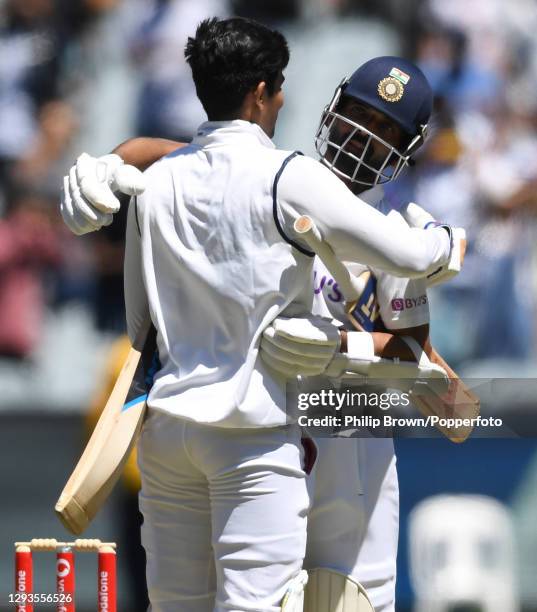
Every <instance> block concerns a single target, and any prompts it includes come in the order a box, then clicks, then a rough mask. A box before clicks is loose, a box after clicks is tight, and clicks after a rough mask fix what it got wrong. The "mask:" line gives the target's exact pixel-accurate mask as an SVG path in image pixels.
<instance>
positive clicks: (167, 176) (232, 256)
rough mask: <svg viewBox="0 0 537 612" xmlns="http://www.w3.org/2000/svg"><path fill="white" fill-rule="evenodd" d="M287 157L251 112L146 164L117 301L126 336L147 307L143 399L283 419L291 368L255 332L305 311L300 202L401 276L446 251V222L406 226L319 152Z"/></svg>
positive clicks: (253, 421) (210, 413) (214, 418)
mask: <svg viewBox="0 0 537 612" xmlns="http://www.w3.org/2000/svg"><path fill="white" fill-rule="evenodd" d="M288 156H289V152H286V151H281V150H277V149H275V147H274V145H273V143H272V141H271V140H270V139H269V138H268V137H267V136H266V134H265V133H264V132H263V131H262V129H261V128H260V127H259V126H257V125H255V124H251V123H248V122H246V121H240V120H237V121H229V122H218V123H210V122H209V123H205V124H202V125H201V126H200V128H199V130H198V134H197V136H196V137H195V138H194V140H193V142H192V144H191V145H189V146H188V147H185V148H183V149H180V150H178V151H175V152H173V153H172V154H170V155H168V156H166V157H165V158H163V159H162V160H160V161H159V162H157V163H156V164H154V165H153V166H151V168H149V169H148V170H147V171H146V177H147V182H148V186H147V189H146V191H145V192H144V194H143V195H142V196H139V197H138V198H137V201H136V202H135V204H136V205H135V206H131V207H130V209H129V218H128V224H127V247H126V255H125V299H126V309H127V324H128V330H129V335H130V337H131V339H132V338H133V337H134V335H135V334H136V331H137V329H138V327H139V325H140V323H141V321H142V319H143V316H144V313H145V311H146V310H147V307H148V306H149V311H150V314H151V318H152V321H153V323H154V324H155V326H156V328H157V332H158V333H157V344H158V349H159V357H160V360H161V364H162V367H161V369H160V370H159V371H158V372H157V374H156V377H155V381H154V384H153V386H152V388H151V391H150V393H149V398H148V404H149V406H150V407H151V408H153V409H157V410H163V411H166V412H169V413H172V414H175V415H177V416H180V417H184V418H187V419H192V420H194V421H197V422H202V423H210V424H214V425H218V426H222V427H272V426H277V425H281V424H284V423H285V421H286V414H285V380H284V379H283V378H282V377H280V376H279V375H278V374H276V373H274V372H273V371H271V370H269V369H268V368H267V367H266V366H265V365H264V364H263V362H262V361H261V360H260V359H258V343H259V338H260V335H261V333H262V331H263V329H264V328H265V327H266V326H267V324H268V323H269V322H270V321H271V320H272V319H273V318H274V317H276V316H277V315H279V314H280V313H281V312H283V311H284V310H285V311H286V314H287V313H290V312H291V309H292V312H293V313H295V314H303V313H307V312H311V306H312V289H311V282H312V272H311V266H312V259H311V258H310V257H308V255H306V254H303V253H301V252H300V251H299V249H297V248H295V247H294V246H292V245H291V244H289V242H287V241H286V240H291V241H292V240H293V238H294V236H293V231H292V223H293V221H294V219H295V218H296V217H297V216H298V215H299V214H304V213H305V214H309V215H310V216H311V217H312V218H313V219H314V220H315V221H316V222H317V223H318V225H319V227H320V229H321V231H322V232H323V235H324V236H325V238H326V239H327V240H329V241H330V242H331V244H333V245H334V246H335V247H337V248H336V254H337V255H338V256H340V257H341V258H345V259H348V260H352V261H362V262H364V263H366V264H370V265H376V266H379V267H381V268H384V269H389V270H390V271H392V272H393V273H395V274H399V275H400V276H420V275H423V274H427V273H429V272H431V271H433V270H434V269H436V268H437V267H439V266H440V265H442V264H443V263H444V262H445V261H446V260H447V258H448V256H449V239H448V235H447V233H446V232H445V231H444V230H443V229H434V230H427V231H423V230H410V229H408V228H407V229H403V230H401V228H400V227H398V226H397V224H393V223H391V222H390V221H389V219H388V218H387V217H385V216H384V215H382V214H381V213H379V212H378V211H376V210H374V209H373V208H371V207H370V206H368V205H367V204H365V203H364V202H362V201H361V200H359V199H358V198H356V197H355V196H354V195H353V194H352V193H351V192H350V191H349V190H348V189H347V188H346V187H345V186H344V185H343V183H342V182H341V181H340V180H339V179H338V178H337V177H335V176H334V175H333V174H332V173H331V172H330V171H329V170H328V169H327V168H325V167H324V166H323V165H321V164H320V163H319V162H316V161H314V160H312V159H309V158H305V157H303V156H297V157H295V158H294V159H292V160H291V161H290V162H289V163H288V164H287V165H286V166H285V169H284V170H283V172H280V170H281V169H282V165H283V164H284V161H285V160H286V158H287V157H288ZM280 174H281V177H280V178H279V182H278V183H277V189H276V188H275V178H276V177H277V176H279V175H280ZM351 213H352V214H351ZM386 243H387V246H386ZM298 247H299V248H300V245H298ZM288 307H289V308H288Z"/></svg>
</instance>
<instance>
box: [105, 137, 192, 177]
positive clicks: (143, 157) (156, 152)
mask: <svg viewBox="0 0 537 612" xmlns="http://www.w3.org/2000/svg"><path fill="white" fill-rule="evenodd" d="M185 146H186V143H184V142H176V141H175V140H166V139H165V138H145V137H139V138H129V140H126V141H125V142H122V143H121V144H120V145H118V146H117V147H116V148H115V149H114V150H113V151H112V153H116V155H119V156H120V157H121V158H122V159H123V161H124V162H125V163H126V164H130V165H131V166H135V167H136V168H138V170H145V169H146V168H149V166H150V165H151V164H154V163H155V162H156V161H158V160H159V159H160V158H161V157H164V156H165V155H168V153H171V152H172V151H175V150H177V149H180V148H182V147H185Z"/></svg>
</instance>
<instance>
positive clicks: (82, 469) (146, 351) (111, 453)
mask: <svg viewBox="0 0 537 612" xmlns="http://www.w3.org/2000/svg"><path fill="white" fill-rule="evenodd" d="M155 351H156V331H155V328H154V327H153V326H152V324H151V319H150V318H149V315H148V316H147V318H146V320H145V321H144V323H143V324H142V326H141V328H140V330H139V332H138V335H137V337H136V338H135V340H134V343H133V346H132V348H131V349H130V351H129V354H128V356H127V358H126V360H125V363H124V364H123V367H122V369H121V372H120V374H119V376H118V378H117V380H116V383H115V385H114V388H113V390H112V393H111V394H110V397H109V398H108V401H107V403H106V406H105V407H104V410H103V412H102V413H101V416H100V418H99V420H98V421H97V424H96V426H95V429H94V430H93V433H92V435H91V438H90V439H89V441H88V444H87V445H86V448H85V449H84V452H83V453H82V456H81V457H80V459H79V461H78V463H77V465H76V467H75V469H74V471H73V473H72V474H71V476H70V478H69V480H68V481H67V484H66V485H65V487H64V489H63V491H62V492H61V495H60V497H59V499H58V501H57V503H56V506H55V511H56V514H57V516H58V518H59V519H60V521H61V522H62V523H63V525H64V527H65V528H66V529H67V530H68V531H70V532H71V533H73V534H75V535H79V534H81V533H83V532H84V530H85V529H86V528H87V527H88V525H89V524H90V523H91V521H92V520H93V518H94V517H95V515H96V514H97V512H98V511H99V509H100V508H101V506H102V505H103V504H104V502H105V501H106V499H107V498H108V496H109V494H110V492H111V491H112V489H113V487H114V485H115V484H116V482H117V481H118V479H119V477H120V475H121V472H122V470H123V467H124V465H125V463H126V461H127V459H128V457H129V455H130V452H131V450H132V448H133V446H134V444H135V443H136V440H137V438H138V434H139V433H140V429H141V427H142V423H143V420H144V415H145V406H146V399H147V392H148V384H149V383H148V380H147V378H148V373H150V368H151V367H152V363H153V359H154V355H155Z"/></svg>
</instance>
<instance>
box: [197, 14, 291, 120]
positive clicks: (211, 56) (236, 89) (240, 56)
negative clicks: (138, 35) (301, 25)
mask: <svg viewBox="0 0 537 612" xmlns="http://www.w3.org/2000/svg"><path fill="white" fill-rule="evenodd" d="M185 58H186V61H187V62H188V63H189V65H190V67H191V69H192V77H193V79H194V83H195V85H196V93H197V95H198V98H199V99H200V101H201V103H202V105H203V108H204V109H205V112H206V113H207V116H208V118H209V120H210V121H221V120H226V119H234V118H235V117H236V116H237V113H238V112H239V110H240V107H241V106H242V103H243V101H244V98H245V96H246V94H247V93H248V92H250V91H253V90H254V89H255V88H256V86H257V85H258V83H260V82H261V81H265V82H266V84H267V91H268V93H269V95H272V94H274V93H275V90H276V81H277V79H278V75H279V74H280V72H281V71H282V70H283V69H284V68H285V67H286V66H287V64H288V62H289V48H288V46H287V41H286V40H285V37H284V36H283V35H282V34H280V32H278V31H276V30H271V29H270V28H267V27H265V26H264V25H261V24H260V23H257V22H256V21H253V20H251V19H244V18H241V17H234V18H231V19H217V18H211V19H205V20H204V21H202V22H201V23H200V24H199V26H198V28H197V30H196V35H195V37H194V38H191V37H189V39H188V42H187V44H186V47H185Z"/></svg>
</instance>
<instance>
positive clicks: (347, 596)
mask: <svg viewBox="0 0 537 612" xmlns="http://www.w3.org/2000/svg"><path fill="white" fill-rule="evenodd" d="M308 575H309V579H308V584H307V586H306V591H305V596H304V610H305V612H375V609H374V608H373V605H372V604H371V602H370V601H369V597H368V596H367V593H366V591H365V589H364V587H363V586H362V585H361V584H360V583H359V582H356V581H355V580H353V579H352V578H351V577H350V576H345V575H344V574H341V573H339V572H336V571H334V570H331V569H326V568H317V569H313V570H309V572H308Z"/></svg>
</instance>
